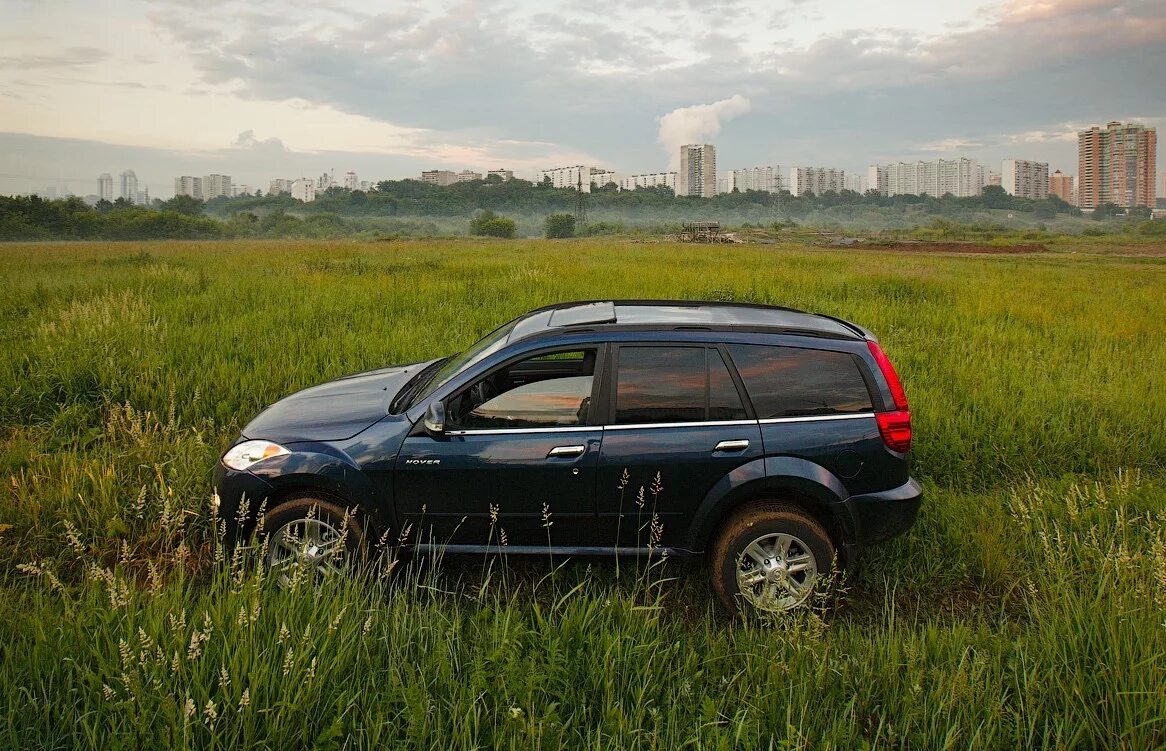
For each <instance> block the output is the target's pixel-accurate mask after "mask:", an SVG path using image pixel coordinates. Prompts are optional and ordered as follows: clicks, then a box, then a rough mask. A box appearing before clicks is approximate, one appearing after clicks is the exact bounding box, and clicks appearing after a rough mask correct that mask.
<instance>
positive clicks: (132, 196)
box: [118, 169, 138, 203]
mask: <svg viewBox="0 0 1166 751" xmlns="http://www.w3.org/2000/svg"><path fill="white" fill-rule="evenodd" d="M119 183H120V184H119V185H118V197H119V198H124V199H126V200H127V201H129V202H130V203H137V201H138V176H137V175H135V174H134V171H133V170H132V169H128V170H126V171H125V172H123V173H121V176H120V180H119Z"/></svg>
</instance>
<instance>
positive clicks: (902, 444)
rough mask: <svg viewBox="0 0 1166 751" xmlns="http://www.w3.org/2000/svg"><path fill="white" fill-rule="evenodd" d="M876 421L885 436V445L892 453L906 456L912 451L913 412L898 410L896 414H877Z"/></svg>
mask: <svg viewBox="0 0 1166 751" xmlns="http://www.w3.org/2000/svg"><path fill="white" fill-rule="evenodd" d="M875 421H877V422H878V424H879V432H880V433H882V435H883V443H885V444H887V448H889V449H890V450H891V451H898V452H899V453H900V454H905V453H907V452H908V451H910V450H911V410H909V409H897V410H895V411H894V412H875Z"/></svg>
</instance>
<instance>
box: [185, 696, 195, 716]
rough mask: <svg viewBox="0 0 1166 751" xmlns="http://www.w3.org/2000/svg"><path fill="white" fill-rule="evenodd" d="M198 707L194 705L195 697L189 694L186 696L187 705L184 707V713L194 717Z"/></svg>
mask: <svg viewBox="0 0 1166 751" xmlns="http://www.w3.org/2000/svg"><path fill="white" fill-rule="evenodd" d="M195 711H196V709H195V706H194V699H191V698H190V697H189V696H187V697H186V705H185V706H184V707H183V708H182V713H183V714H184V715H186V716H187V717H194V713H195Z"/></svg>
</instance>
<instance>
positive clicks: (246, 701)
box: [239, 688, 251, 712]
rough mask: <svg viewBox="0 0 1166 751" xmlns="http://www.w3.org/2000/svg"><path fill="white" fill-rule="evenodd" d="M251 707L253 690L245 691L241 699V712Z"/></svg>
mask: <svg viewBox="0 0 1166 751" xmlns="http://www.w3.org/2000/svg"><path fill="white" fill-rule="evenodd" d="M249 706H251V689H249V688H245V689H243V695H242V696H240V697H239V711H240V712H241V711H243V710H244V709H246V708H247V707H249Z"/></svg>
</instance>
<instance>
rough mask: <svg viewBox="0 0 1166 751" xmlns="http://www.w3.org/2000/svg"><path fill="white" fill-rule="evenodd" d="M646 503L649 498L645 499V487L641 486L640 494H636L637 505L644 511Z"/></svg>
mask: <svg viewBox="0 0 1166 751" xmlns="http://www.w3.org/2000/svg"><path fill="white" fill-rule="evenodd" d="M646 501H647V498H645V497H644V486H643V485H641V486H640V490H639V492H637V493H636V505H637V506H639V507H640V510H643V508H644V503H645V502H646Z"/></svg>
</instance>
